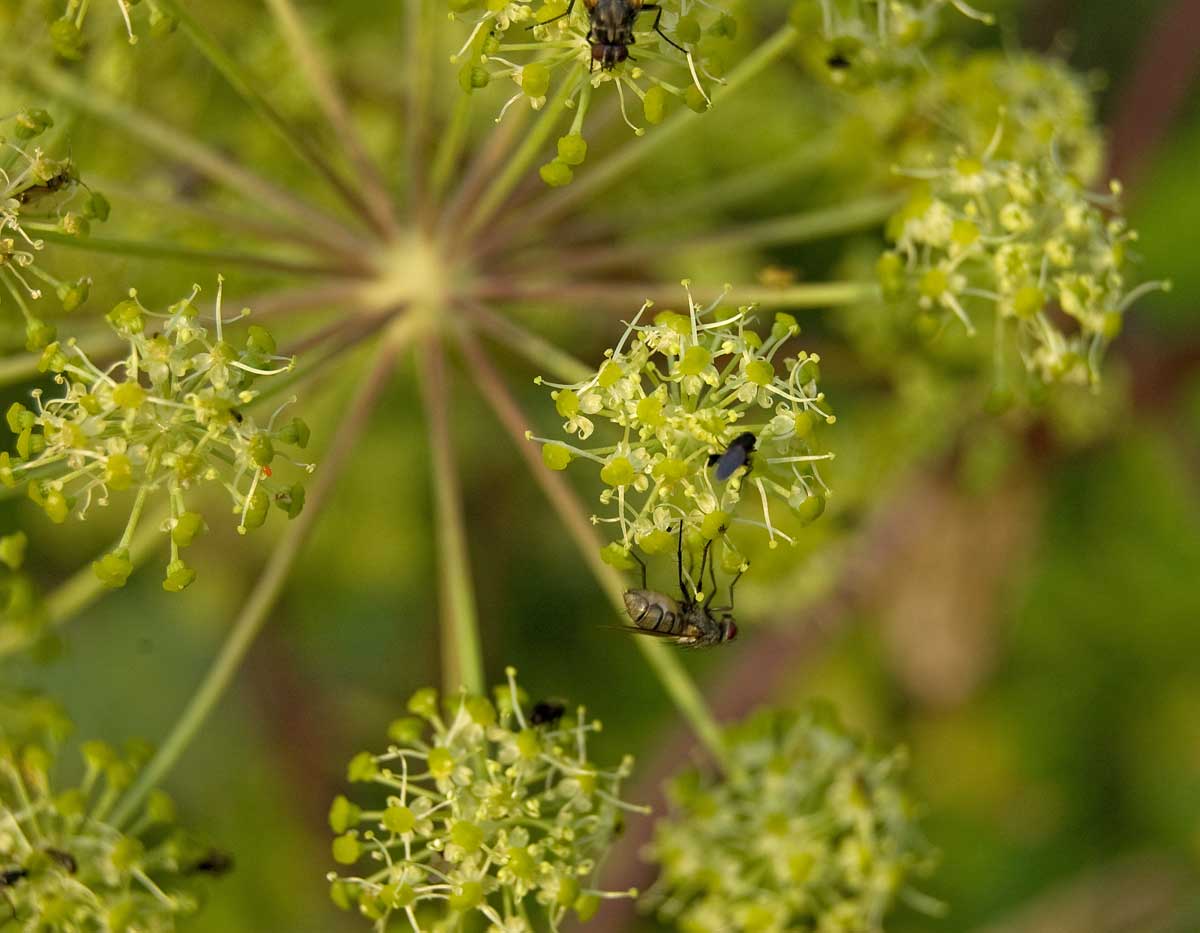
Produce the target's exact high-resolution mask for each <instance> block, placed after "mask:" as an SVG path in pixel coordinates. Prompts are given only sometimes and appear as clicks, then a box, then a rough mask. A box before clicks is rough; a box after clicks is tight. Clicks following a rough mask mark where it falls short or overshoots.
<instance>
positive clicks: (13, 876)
mask: <svg viewBox="0 0 1200 933" xmlns="http://www.w3.org/2000/svg"><path fill="white" fill-rule="evenodd" d="M28 877H29V872H28V871H27V870H26V869H24V868H6V869H5V870H4V871H0V889H3V888H11V887H12V886H13V885H14V884H16V883H17V882H18V881H20V880H21V879H22V878H28ZM0 893H3V894H4V899H5V900H6V901H8V909H9V910H11V911H12V919H13V923H16V922H17V920H18V919H20V918H18V917H17V905H16V904H14V903H13V899H12V898H11V897H10V896H9V893H8V891H0ZM7 925H8V921H5V922H4V923H0V926H7Z"/></svg>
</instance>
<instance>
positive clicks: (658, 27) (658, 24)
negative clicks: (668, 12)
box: [572, 0, 688, 55]
mask: <svg viewBox="0 0 1200 933" xmlns="http://www.w3.org/2000/svg"><path fill="white" fill-rule="evenodd" d="M572 2H574V0H572ZM642 9H643V10H657V11H658V15H657V16H655V17H654V26H653V27H652V28H653V29H654V31H655V32H657V33H658V34H659V35H660V36H662V37H663V38H664V39H665V40H666V42H667V45H673V46H674V47H675V48H677V49H679V51H681V52H682V53H683V54H684V55H687V53H688V50H687V49H685V48H684V47H683V46H682V45H680V44H679V43H678V42H676V41H675V40H674V39H672V38H671V37H670V36H668V35H667V34H666V33H665V32H663V31H662V15H663V9H662V7H660V6H659V5H658V4H657V3H643V4H642Z"/></svg>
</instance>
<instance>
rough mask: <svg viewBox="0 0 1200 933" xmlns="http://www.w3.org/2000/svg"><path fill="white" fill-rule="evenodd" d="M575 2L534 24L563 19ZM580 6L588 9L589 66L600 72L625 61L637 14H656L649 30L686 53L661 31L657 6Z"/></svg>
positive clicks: (621, 2) (617, 2) (625, 1)
mask: <svg viewBox="0 0 1200 933" xmlns="http://www.w3.org/2000/svg"><path fill="white" fill-rule="evenodd" d="M576 2H577V0H571V2H570V3H568V4H567V11H566V12H565V13H560V14H559V15H558V16H553V17H551V18H550V19H548V20H546V21H545V22H544V23H536V24H535V25H536V26H545V25H547V24H548V23H553V22H555V21H556V20H560V19H562V18H563V17H565V16H570V15H571V11H572V10H574V9H575V3H576ZM583 5H584V6H585V7H587V9H588V18H589V21H590V23H591V28H590V29H588V34H587V41H588V42H590V43H591V44H592V63H593V66H594V65H595V63H597V62H599V63H600V67H601V68H602V69H604V70H605V71H612V70H613V68H615V67H616V66H617V65H619V64H620V63H621V62H623V61H625V59H627V58H629V47H630V46H631V45H633V44H634V43H635V42H636V41H637V39H636V38H635V37H634V34H633V27H634V24H635V23H636V22H637V18H638V16H639V14H641V13H645V12H648V11H650V10H653V11H655V12H656V13H657V14H658V15H657V16H655V17H654V26H653V27H652V28H653V29H654V31H655V32H656V33H658V34H659V35H660V36H662V38H663V39H664V40H666V42H667V44H668V45H671V46H674V47H675V48H677V49H679V51H681V52H683V54H684V55H686V54H687V49H685V48H684V47H683V46H682V45H680V44H679V43H678V42H675V41H674V40H672V39H671V37H670V36H668V35H667V34H666V33H665V32H663V31H662V25H661V24H662V16H663V10H662V7H661V6H659V5H658V4H657V3H645V2H644V0H583ZM529 28H530V29H532V28H534V27H533V26H531V27H529Z"/></svg>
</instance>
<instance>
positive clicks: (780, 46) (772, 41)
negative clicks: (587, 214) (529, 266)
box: [493, 26, 796, 239]
mask: <svg viewBox="0 0 1200 933" xmlns="http://www.w3.org/2000/svg"><path fill="white" fill-rule="evenodd" d="M795 38H796V31H795V29H793V28H792V27H791V26H784V27H782V28H780V29H779V30H778V31H777V32H776V33H775V34H774V35H773V36H771V37H770V38H769V39H767V41H766V42H764V43H763V44H762V45H761V46H759V47H758V48H757V49H755V50H754V52H753V53H752V54H751V55H750V56H749V57H748V58H746V59H745V61H743V62H741V64H739V65H738V66H737V67H736V68H734V69H733V71H731V72H730V73H729V76H728V78H727V79H726V81H725V83H724V85H722V87H721V88H720V90H719V91H717V93H716V94H715V95H714V106H716V105H717V104H718V103H719V102H720V101H723V100H725V99H726V98H728V97H731V96H732V95H733V94H736V93H737V92H738V91H739V90H741V88H742V87H743V86H744V85H746V84H747V83H748V82H749V81H750V80H751V79H753V78H755V77H757V76H758V75H759V74H760V73H761V72H762V71H763V70H764V69H766V68H767V67H768V66H769V65H770V64H771V63H772V62H774V61H775V60H776V59H777V58H779V57H780V56H782V55H783V54H784V53H785V52H786V51H787V50H788V49H789V48H791V46H792V43H793V42H794V41H795ZM699 118H700V114H698V113H696V112H695V111H693V110H689V109H686V108H685V109H683V110H680V111H679V112H678V113H676V114H675V115H674V116H672V117H670V118H669V119H667V120H666V121H664V122H663V124H662V126H659V127H657V128H656V129H655V130H654V132H652V133H647V134H646V136H645V137H643V138H641V139H635V140H630V141H629V142H627V143H626V144H625V145H624V146H622V147H621V148H620V149H618V150H617V151H616V152H614V153H613V154H612V155H610V156H608V157H606V158H604V159H601V160H599V161H598V162H596V163H595V164H594V165H592V166H590V167H589V169H588V171H586V172H583V173H581V174H580V177H579V178H578V179H577V180H576V181H574V182H572V183H571V184H570V185H569V186H567V187H566V188H561V189H558V190H556V191H555V192H554V193H552V194H548V195H546V196H544V197H543V198H542V200H541V201H540V202H538V203H537V204H534V205H531V206H530V207H528V208H526V209H524V210H522V211H521V212H520V214H519V215H517V216H516V217H515V218H514V219H513V220H512V221H511V222H510V223H506V224H502V225H498V228H497V229H496V231H495V232H494V234H493V235H494V237H495V238H498V239H506V238H508V239H511V238H512V237H513V236H515V235H518V234H520V233H523V232H528V231H532V230H540V229H543V228H544V226H545V224H546V222H547V221H548V220H551V219H553V218H555V217H558V216H560V215H561V214H563V213H564V212H565V211H567V210H568V209H570V208H571V207H573V206H574V205H576V204H578V203H580V202H581V201H585V200H588V199H590V198H592V197H593V196H594V195H595V194H596V193H597V192H599V191H602V190H603V189H604V188H605V187H607V186H608V185H611V184H612V183H613V182H616V181H619V180H620V179H622V178H624V177H625V176H627V175H628V174H629V173H630V172H632V171H633V170H634V169H635V168H636V167H637V166H638V165H639V164H640V163H641V162H644V161H645V160H646V159H648V158H650V157H651V156H653V155H655V154H656V153H658V152H659V151H660V150H661V149H662V148H663V147H664V146H666V145H668V144H670V143H673V142H674V141H675V140H676V137H678V136H679V134H680V133H682V132H683V131H684V130H685V129H687V128H688V127H689V126H691V125H692V123H694V122H695V121H696V120H698V119H699Z"/></svg>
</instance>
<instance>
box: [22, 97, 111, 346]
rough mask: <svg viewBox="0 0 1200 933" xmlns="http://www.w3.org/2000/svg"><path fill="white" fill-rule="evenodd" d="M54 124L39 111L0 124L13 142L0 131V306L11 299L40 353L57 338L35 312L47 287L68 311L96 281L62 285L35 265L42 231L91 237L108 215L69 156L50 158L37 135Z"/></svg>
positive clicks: (102, 201)
mask: <svg viewBox="0 0 1200 933" xmlns="http://www.w3.org/2000/svg"><path fill="white" fill-rule="evenodd" d="M53 125H54V121H53V119H51V117H50V114H49V113H47V112H46V111H45V110H41V109H38V108H26V109H25V110H22V111H20V112H18V113H17V114H15V115H14V116H12V117H10V118H9V119H8V120H5V121H2V122H0V127H4V128H5V129H6V130H7V131H8V132H11V134H12V139H9V138H8V137H7V136H6V135H5V134H4V133H0V306H2V305H3V304H4V298H5V296H7V297H8V298H11V299H12V301H13V303H14V304H15V305H16V307H17V309H18V310H19V311H20V312H21V316H22V317H23V318H24V319H25V346H26V349H28V350H40V349H42V348H43V347H45V346H46V344H48V343H50V342H51V341H52V340H54V338H55V335H56V329H55V327H54V326H53V325H52V324H49V323H47V322H46V321H44V320H43V319H42V318H41V317H40V316H39V315H38V314H36V313H35V311H34V303H35V302H37V301H38V300H40V299H41V298H42V296H43V294H44V292H43V289H44V288H45V287H46V286H49V287H50V289H51V290H53V292H54V293H55V294H56V296H57V297H58V300H59V302H60V303H61V305H62V307H63V309H64V310H66V311H74V310H75V309H76V308H78V307H79V306H80V305H82V304H83V303H84V302H85V301H86V300H87V297H88V292H89V290H90V288H91V284H92V283H91V279H89V278H86V277H85V278H82V279H79V280H78V281H75V282H64V281H61V280H59V279H57V278H55V277H54V276H53V275H51V274H50V273H48V272H46V271H45V270H44V269H42V268H40V267H39V266H38V265H36V261H37V254H38V253H39V252H41V250H42V249H43V248H44V247H45V242H44V241H43V240H42V239H41V238H40V237H39V236H38V234H39V233H40V232H43V231H55V232H58V233H64V234H68V235H71V236H86V235H87V234H88V232H89V230H90V228H91V222H92V221H93V220H96V221H104V220H107V219H108V213H109V205H108V201H107V200H106V199H105V198H104V196H103V195H101V194H99V193H97V192H94V191H91V190H90V189H87V188H86V187H85V186H83V185H82V184H81V183H80V181H79V178H78V176H77V175H76V173H75V167H74V165H72V164H71V160H70V159H56V158H52V157H51V156H49V155H48V154H47V153H46V152H45V151H44V150H43V149H42V148H41V147H40V146H37V145H31V143H32V141H33V140H36V139H38V138H39V137H41V136H42V135H43V134H45V133H46V132H47V131H48V130H49V129H50V128H51V127H53Z"/></svg>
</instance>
